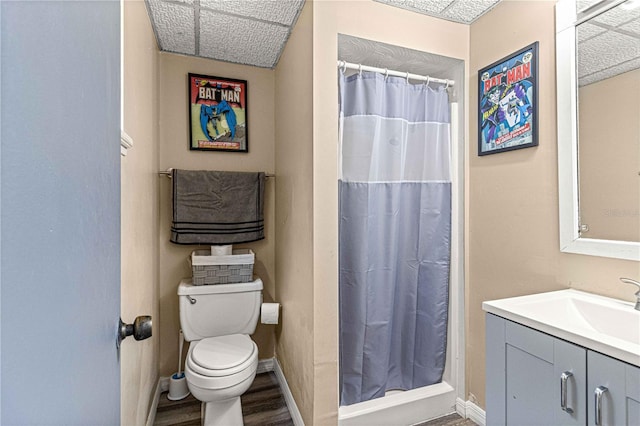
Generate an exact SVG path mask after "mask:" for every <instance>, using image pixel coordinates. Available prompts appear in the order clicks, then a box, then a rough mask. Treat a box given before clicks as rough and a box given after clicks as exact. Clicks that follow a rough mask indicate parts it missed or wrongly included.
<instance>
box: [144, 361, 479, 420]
mask: <svg viewBox="0 0 640 426" xmlns="http://www.w3.org/2000/svg"><path fill="white" fill-rule="evenodd" d="M167 395H168V394H167V393H163V394H162V395H161V396H160V402H159V404H158V410H157V412H156V421H155V423H154V425H155V426H200V401H198V400H197V399H195V398H194V397H193V395H189V396H188V397H186V398H185V399H183V400H180V401H169V400H168V399H167ZM241 398H242V415H243V418H244V424H245V426H293V421H292V420H291V415H290V414H289V410H288V409H287V404H286V403H285V401H284V396H283V395H282V392H281V391H280V387H279V386H278V380H277V379H276V376H275V374H273V373H271V372H269V373H262V374H258V375H256V379H255V380H254V381H253V384H252V385H251V387H250V388H249V390H248V391H246V392H245V393H244V395H242V397H241ZM388 426H396V425H388ZM416 426H476V424H475V423H474V422H472V421H471V420H469V419H463V418H462V417H460V416H459V415H457V414H451V415H448V416H445V417H441V418H439V419H435V420H430V421H428V422H425V423H420V424H419V425H416Z"/></svg>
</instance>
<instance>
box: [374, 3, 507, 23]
mask: <svg viewBox="0 0 640 426" xmlns="http://www.w3.org/2000/svg"><path fill="white" fill-rule="evenodd" d="M375 1H377V2H379V3H385V4H388V5H389V6H395V7H400V8H402V9H407V10H411V11H413V12H418V13H422V14H425V15H430V16H435V17H436V18H442V19H446V20H449V21H454V22H460V23H462V24H470V23H472V22H473V21H475V20H476V19H477V18H479V17H480V16H482V15H483V14H485V13H486V12H487V11H488V10H489V9H491V8H492V7H493V6H495V5H496V4H498V3H499V2H500V0H375Z"/></svg>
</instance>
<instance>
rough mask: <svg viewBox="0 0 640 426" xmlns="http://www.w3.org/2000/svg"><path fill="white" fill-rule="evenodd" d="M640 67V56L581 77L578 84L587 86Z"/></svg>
mask: <svg viewBox="0 0 640 426" xmlns="http://www.w3.org/2000/svg"><path fill="white" fill-rule="evenodd" d="M638 68H640V58H636V59H632V60H630V61H627V62H625V63H623V64H618V65H614V66H613V67H611V68H607V69H606V70H602V71H598V72H596V73H593V74H591V75H588V76H585V77H582V78H580V80H579V82H578V84H579V85H580V86H586V85H587V84H591V83H596V82H598V81H600V80H604V79H606V78H611V77H615V76H616V75H619V74H622V73H625V72H629V71H633V70H635V69H638Z"/></svg>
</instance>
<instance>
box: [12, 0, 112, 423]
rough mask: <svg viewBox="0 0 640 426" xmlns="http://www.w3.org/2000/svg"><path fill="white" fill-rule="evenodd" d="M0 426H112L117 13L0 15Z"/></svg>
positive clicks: (67, 5)
mask: <svg viewBox="0 0 640 426" xmlns="http://www.w3.org/2000/svg"><path fill="white" fill-rule="evenodd" d="M0 41H1V43H2V44H1V52H2V55H1V60H2V63H1V64H0V69H1V78H2V87H1V90H2V92H1V122H0V124H1V129H2V133H1V138H2V139H1V144H0V147H1V150H0V164H1V167H0V171H1V175H0V196H1V203H0V213H1V215H0V218H1V225H0V241H1V246H0V247H1V249H0V250H1V251H0V259H1V275H0V277H1V281H0V288H1V291H2V293H1V317H2V318H1V320H2V321H1V342H2V343H1V346H0V348H1V360H2V365H1V370H0V371H1V375H0V379H1V396H2V404H1V411H0V416H1V418H0V421H1V423H2V424H11V425H21V424H69V425H71V424H76V425H87V424H91V425H101V424H105V425H107V424H108V425H116V424H119V422H120V367H119V360H118V354H117V351H116V345H115V335H116V324H117V321H118V318H119V311H120V143H119V139H120V130H119V129H120V4H119V2H118V1H101V2H97V1H96V2H94V1H73V2H67V1H42V2H36V1H34V2H24V1H2V2H0Z"/></svg>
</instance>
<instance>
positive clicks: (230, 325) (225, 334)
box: [178, 278, 263, 426]
mask: <svg viewBox="0 0 640 426" xmlns="http://www.w3.org/2000/svg"><path fill="white" fill-rule="evenodd" d="M262 287H263V285H262V281H261V280H260V279H259V278H258V279H256V280H255V281H252V282H248V283H238V284H216V285H198V286H196V285H192V284H191V279H188V278H185V279H183V280H182V281H181V282H180V285H179V286H178V299H179V306H180V326H181V327H182V332H183V334H184V338H185V340H186V341H187V342H189V351H188V353H187V359H186V362H185V369H184V373H185V376H186V378H187V386H188V387H189V391H191V393H192V394H193V396H194V397H195V398H196V399H198V400H200V401H202V424H203V425H205V426H217V425H225V426H233V425H242V424H243V421H242V406H241V402H240V395H242V394H243V393H244V392H246V390H247V389H249V386H251V383H252V382H253V379H254V378H255V376H256V370H257V368H258V346H257V345H256V344H255V342H254V341H253V340H251V338H250V337H249V335H250V334H253V332H254V331H255V329H256V325H257V323H258V319H259V318H260V306H261V304H262Z"/></svg>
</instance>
